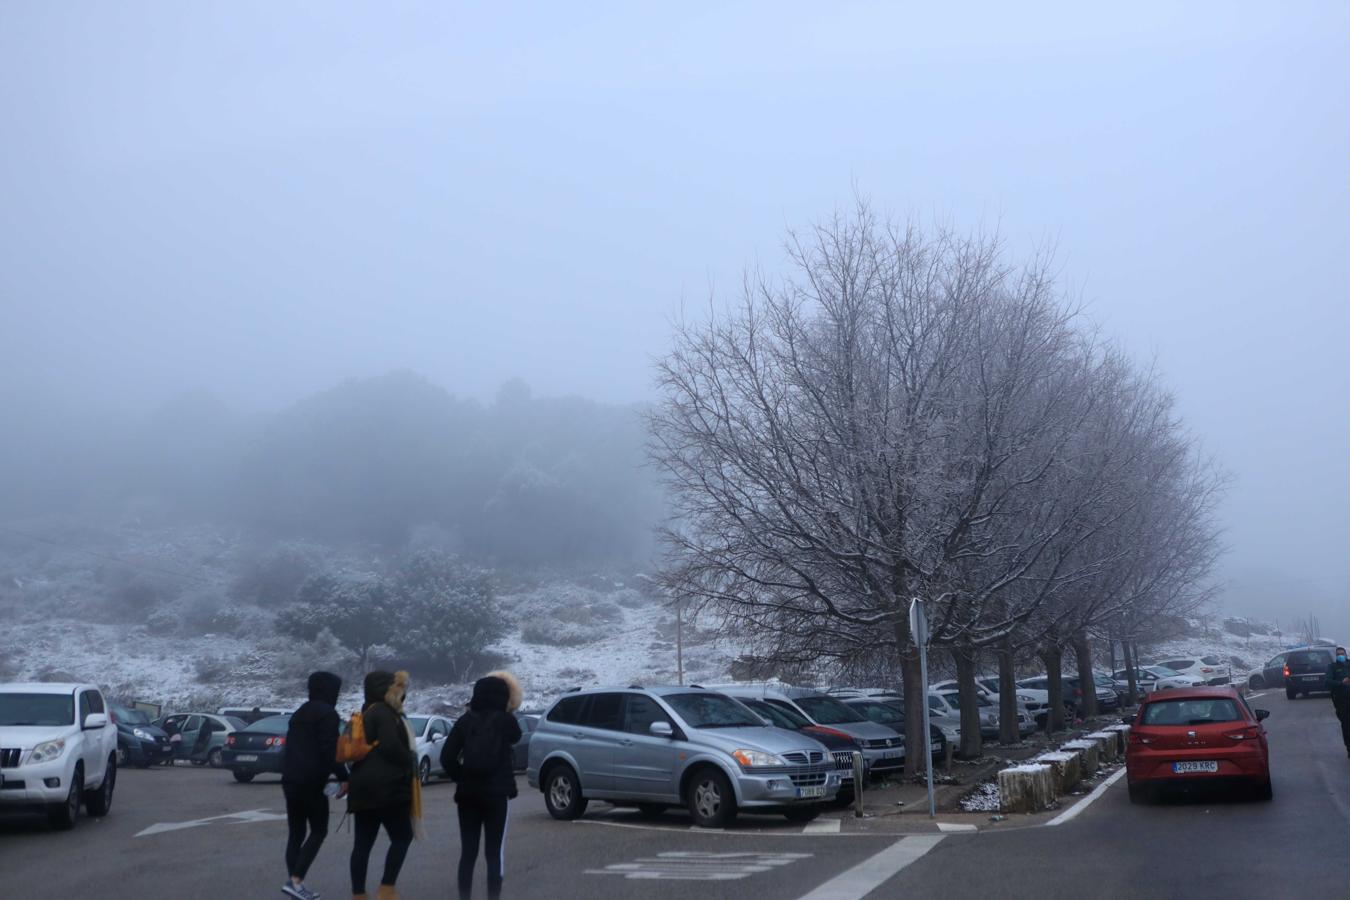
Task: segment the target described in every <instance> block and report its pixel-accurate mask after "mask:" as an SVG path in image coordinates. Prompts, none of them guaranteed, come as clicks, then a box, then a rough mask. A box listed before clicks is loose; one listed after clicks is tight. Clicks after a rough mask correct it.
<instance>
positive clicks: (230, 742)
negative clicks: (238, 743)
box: [225, 735, 234, 747]
mask: <svg viewBox="0 0 1350 900" xmlns="http://www.w3.org/2000/svg"><path fill="white" fill-rule="evenodd" d="M225 745H226V746H227V747H233V746H234V735H230V736H229V737H227V738H225Z"/></svg>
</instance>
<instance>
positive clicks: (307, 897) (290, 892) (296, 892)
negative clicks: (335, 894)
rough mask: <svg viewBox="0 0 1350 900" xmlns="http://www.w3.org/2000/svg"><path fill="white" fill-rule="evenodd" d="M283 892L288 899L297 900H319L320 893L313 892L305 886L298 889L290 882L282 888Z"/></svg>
mask: <svg viewBox="0 0 1350 900" xmlns="http://www.w3.org/2000/svg"><path fill="white" fill-rule="evenodd" d="M281 892H282V893H283V894H285V895H286V896H288V897H294V898H295V900H319V894H318V892H316V891H311V890H310V889H309V888H307V887H305V885H303V884H302V885H300V886H299V887H296V886H295V885H293V884H291V883H290V882H289V881H288V882H286V883H285V884H283V885H282V886H281Z"/></svg>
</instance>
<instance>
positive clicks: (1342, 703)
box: [1327, 647, 1350, 756]
mask: <svg viewBox="0 0 1350 900" xmlns="http://www.w3.org/2000/svg"><path fill="white" fill-rule="evenodd" d="M1327 690H1329V691H1331V702H1332V703H1333V704H1335V706H1336V718H1338V719H1340V720H1341V740H1343V741H1345V753H1346V755H1347V756H1350V660H1347V658H1346V655H1345V648H1344V647H1337V648H1336V659H1335V660H1334V661H1333V662H1332V663H1331V665H1330V666H1329V667H1328V668H1327Z"/></svg>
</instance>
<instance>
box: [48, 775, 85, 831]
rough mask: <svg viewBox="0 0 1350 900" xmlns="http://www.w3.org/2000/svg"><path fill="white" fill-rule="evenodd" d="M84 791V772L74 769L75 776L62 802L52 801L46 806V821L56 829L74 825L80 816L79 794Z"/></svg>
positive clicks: (65, 829)
mask: <svg viewBox="0 0 1350 900" xmlns="http://www.w3.org/2000/svg"><path fill="white" fill-rule="evenodd" d="M83 792H84V772H82V771H80V770H79V769H76V770H75V777H74V778H72V779H71V782H70V792H69V793H67V794H66V801H65V802H64V803H53V804H52V805H51V806H49V807H47V821H48V822H49V823H51V826H52V827H53V828H55V829H57V830H58V831H67V830H69V829H71V828H74V827H75V820H76V819H78V818H79V817H80V794H82V793H83Z"/></svg>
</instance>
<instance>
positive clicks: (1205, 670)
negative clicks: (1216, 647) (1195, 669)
mask: <svg viewBox="0 0 1350 900" xmlns="http://www.w3.org/2000/svg"><path fill="white" fill-rule="evenodd" d="M1200 671H1201V672H1213V671H1214V670H1213V669H1211V668H1210V667H1209V666H1201V667H1200Z"/></svg>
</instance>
